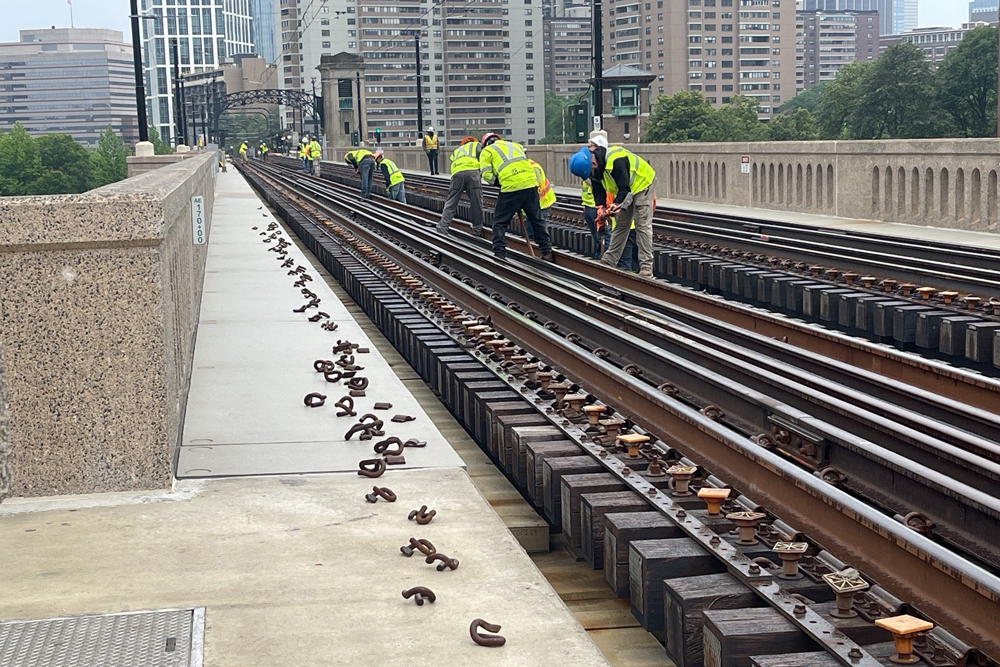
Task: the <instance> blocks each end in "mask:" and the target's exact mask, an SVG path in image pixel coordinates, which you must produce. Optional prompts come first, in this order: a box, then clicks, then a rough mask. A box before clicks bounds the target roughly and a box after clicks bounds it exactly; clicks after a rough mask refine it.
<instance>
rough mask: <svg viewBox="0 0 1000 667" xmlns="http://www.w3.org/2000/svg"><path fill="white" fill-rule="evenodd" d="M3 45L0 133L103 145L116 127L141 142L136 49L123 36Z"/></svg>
mask: <svg viewBox="0 0 1000 667" xmlns="http://www.w3.org/2000/svg"><path fill="white" fill-rule="evenodd" d="M19 37H20V41H17V42H10V43H6V44H0V131H7V130H10V129H11V128H12V127H13V126H14V124H15V123H21V124H22V125H24V127H25V129H27V130H28V132H29V133H31V134H32V135H40V134H47V133H50V132H60V133H63V134H68V135H70V136H72V137H73V138H74V139H76V140H77V141H79V142H81V143H84V144H96V143H97V139H98V137H99V135H100V134H101V132H103V131H104V129H105V128H106V127H108V126H109V125H110V126H111V127H113V128H114V129H115V131H116V132H118V133H119V134H120V135H121V136H122V138H123V139H124V140H125V141H126V142H127V143H135V142H137V141H138V140H139V124H138V120H137V116H138V114H137V112H136V108H135V75H134V73H133V72H134V70H133V62H132V45H131V44H126V43H125V42H124V40H123V35H122V33H121V32H119V31H117V30H100V29H93V28H53V29H46V30H21V31H20V34H19Z"/></svg>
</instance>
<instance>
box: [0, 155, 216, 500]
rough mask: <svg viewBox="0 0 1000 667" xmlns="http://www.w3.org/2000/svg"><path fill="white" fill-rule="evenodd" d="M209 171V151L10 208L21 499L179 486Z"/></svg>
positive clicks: (9, 383)
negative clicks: (176, 458)
mask: <svg viewBox="0 0 1000 667" xmlns="http://www.w3.org/2000/svg"><path fill="white" fill-rule="evenodd" d="M213 173H214V170H213V165H212V156H210V155H205V154H202V155H199V156H196V157H193V158H187V159H184V160H183V161H180V162H178V163H176V164H171V165H169V166H166V167H163V168H162V169H158V170H156V171H154V172H149V173H146V174H143V175H141V176H138V177H136V178H130V179H127V180H125V181H121V182H119V183H114V184H112V185H108V186H105V187H103V188H100V189H97V190H92V191H91V192H87V193H84V194H80V195H54V196H37V197H9V198H0V322H3V326H2V327H0V365H2V368H3V369H4V370H3V381H4V383H5V384H6V397H7V400H8V401H9V405H10V407H9V430H10V442H11V446H10V451H9V456H8V461H7V464H8V466H9V470H10V479H11V483H10V494H11V495H14V496H39V495H53V494H78V493H91V492H101V491H120V490H132V489H156V488H167V487H169V486H170V485H171V481H172V467H173V455H174V449H175V446H176V443H177V439H178V431H179V427H180V422H181V418H182V416H183V412H184V405H185V400H186V396H187V383H188V378H189V376H190V366H191V361H192V357H193V349H194V334H195V331H196V326H197V322H198V313H199V309H200V304H201V290H202V281H203V277H204V270H205V258H206V254H207V248H208V246H207V245H194V244H193V242H192V223H191V198H192V196H195V195H201V196H203V197H204V202H205V221H206V226H208V225H209V224H210V220H211V213H212V206H213V201H214V190H215V182H214V179H213ZM2 451H3V449H2V447H0V453H2ZM2 468H3V461H2V460H0V469H2ZM0 488H2V480H0Z"/></svg>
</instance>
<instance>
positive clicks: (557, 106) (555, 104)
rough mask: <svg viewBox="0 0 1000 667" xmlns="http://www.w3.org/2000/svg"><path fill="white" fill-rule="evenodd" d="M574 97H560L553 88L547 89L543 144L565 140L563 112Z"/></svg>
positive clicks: (558, 142) (559, 142)
mask: <svg viewBox="0 0 1000 667" xmlns="http://www.w3.org/2000/svg"><path fill="white" fill-rule="evenodd" d="M573 103H574V102H573V98H571V97H560V96H559V95H556V94H555V93H553V92H552V91H551V90H546V91H545V137H543V138H542V140H541V141H540V142H539V143H541V144H561V143H562V142H563V112H564V111H565V110H566V107H568V106H569V105H570V104H573Z"/></svg>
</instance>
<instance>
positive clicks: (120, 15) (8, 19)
mask: <svg viewBox="0 0 1000 667" xmlns="http://www.w3.org/2000/svg"><path fill="white" fill-rule="evenodd" d="M919 2H920V10H919V12H920V14H919V15H920V25H921V26H949V27H958V26H959V25H961V24H962V23H963V22H965V21H968V20H969V3H968V1H967V0H919ZM69 10H70V6H69V5H68V4H67V3H66V0H0V16H3V20H2V21H0V42H16V41H17V31H18V30H19V29H24V28H47V27H49V26H52V25H55V26H56V27H67V26H69ZM128 13H129V0H73V19H74V23H75V25H76V26H77V27H80V28H112V29H114V30H121V31H122V32H124V33H125V41H131V38H130V37H129V35H130V32H129V30H130V27H129V18H128Z"/></svg>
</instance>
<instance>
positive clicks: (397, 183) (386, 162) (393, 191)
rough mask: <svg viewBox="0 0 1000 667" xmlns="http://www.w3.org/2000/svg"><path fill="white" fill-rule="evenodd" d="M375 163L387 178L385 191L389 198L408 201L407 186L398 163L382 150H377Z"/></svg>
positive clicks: (403, 201)
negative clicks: (404, 183) (386, 155)
mask: <svg viewBox="0 0 1000 667" xmlns="http://www.w3.org/2000/svg"><path fill="white" fill-rule="evenodd" d="M375 164H377V165H378V166H379V168H380V169H381V170H382V177H383V178H385V192H386V195H387V196H388V197H389V199H393V200H395V201H398V202H402V203H404V204H405V203H406V187H405V186H404V185H403V181H405V180H406V179H405V178H403V172H401V171H400V170H399V167H397V166H396V163H395V162H393V161H392V160H390V159H389V158H387V157H385V155H384V154H383V153H382V151H376V152H375Z"/></svg>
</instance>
